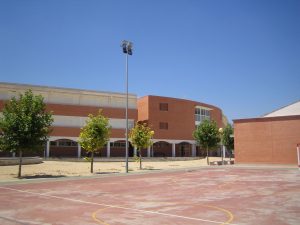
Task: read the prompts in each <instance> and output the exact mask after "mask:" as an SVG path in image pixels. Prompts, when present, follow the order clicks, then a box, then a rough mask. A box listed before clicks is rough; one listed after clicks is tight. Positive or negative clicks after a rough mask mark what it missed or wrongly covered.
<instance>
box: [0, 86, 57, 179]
mask: <svg viewBox="0 0 300 225" xmlns="http://www.w3.org/2000/svg"><path fill="white" fill-rule="evenodd" d="M43 101H44V99H43V97H42V96H41V95H34V94H33V93H32V91H31V90H28V91H26V92H25V93H24V94H20V95H19V98H18V99H17V98H16V97H13V98H12V99H11V100H9V101H8V102H6V104H5V106H4V109H3V114H2V116H1V118H0V129H1V135H0V149H1V150H3V151H10V152H14V153H18V154H19V171H18V177H21V168H22V155H23V153H25V152H30V151H32V152H34V151H36V150H37V149H40V148H42V146H43V145H44V144H45V142H46V141H47V140H48V134H49V132H50V131H51V130H50V126H51V124H52V122H53V118H52V113H50V112H46V104H45V103H44V102H43Z"/></svg>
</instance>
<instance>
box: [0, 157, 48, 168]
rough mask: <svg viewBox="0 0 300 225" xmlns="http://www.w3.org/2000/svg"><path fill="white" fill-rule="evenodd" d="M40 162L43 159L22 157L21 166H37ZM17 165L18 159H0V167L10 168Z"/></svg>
mask: <svg viewBox="0 0 300 225" xmlns="http://www.w3.org/2000/svg"><path fill="white" fill-rule="evenodd" d="M42 162H43V159H42V158H40V157H23V159H22V165H28V164H38V163H42ZM18 164H19V158H18V157H0V166H12V165H18Z"/></svg>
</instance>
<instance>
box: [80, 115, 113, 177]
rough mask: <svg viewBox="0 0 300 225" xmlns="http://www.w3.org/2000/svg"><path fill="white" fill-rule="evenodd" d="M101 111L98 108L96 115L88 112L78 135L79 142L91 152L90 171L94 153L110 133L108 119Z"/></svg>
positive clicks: (103, 143) (92, 170) (104, 142)
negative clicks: (84, 123)
mask: <svg viewBox="0 0 300 225" xmlns="http://www.w3.org/2000/svg"><path fill="white" fill-rule="evenodd" d="M101 113H102V112H101V110H100V111H99V113H98V115H96V116H94V115H92V114H90V115H89V116H88V119H87V121H86V125H85V126H84V127H83V128H81V131H80V135H79V144H80V145H81V146H82V147H83V148H84V149H85V150H86V151H87V152H90V153H91V173H93V172H94V168H93V167H94V153H95V152H97V151H99V150H100V149H101V148H102V147H103V146H104V145H105V144H106V143H107V142H108V140H109V135H110V129H111V126H110V125H109V120H108V118H106V117H104V116H103V115H102V114H101Z"/></svg>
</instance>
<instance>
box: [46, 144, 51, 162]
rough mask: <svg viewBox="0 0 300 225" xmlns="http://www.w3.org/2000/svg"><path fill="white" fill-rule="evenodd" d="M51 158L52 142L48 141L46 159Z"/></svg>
mask: <svg viewBox="0 0 300 225" xmlns="http://www.w3.org/2000/svg"><path fill="white" fill-rule="evenodd" d="M49 156H50V141H47V148H46V158H49Z"/></svg>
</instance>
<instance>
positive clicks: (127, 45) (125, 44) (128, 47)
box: [121, 40, 132, 173]
mask: <svg viewBox="0 0 300 225" xmlns="http://www.w3.org/2000/svg"><path fill="white" fill-rule="evenodd" d="M121 47H122V48H123V53H125V54H126V133H125V135H126V149H125V159H126V166H125V168H126V173H128V55H132V43H131V42H130V41H125V40H124V41H122V45H121Z"/></svg>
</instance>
